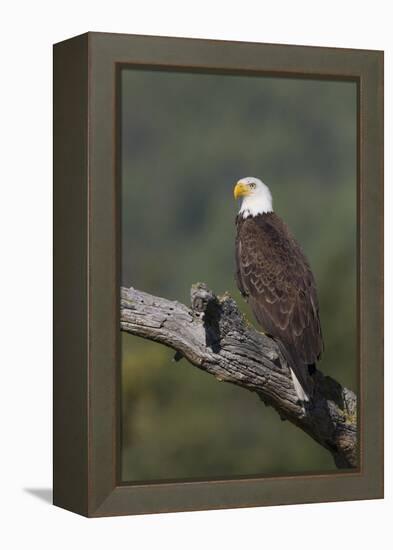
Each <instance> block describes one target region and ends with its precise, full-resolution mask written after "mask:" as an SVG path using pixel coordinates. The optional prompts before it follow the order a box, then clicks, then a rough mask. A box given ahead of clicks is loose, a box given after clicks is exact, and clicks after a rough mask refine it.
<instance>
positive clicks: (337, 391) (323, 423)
mask: <svg viewBox="0 0 393 550" xmlns="http://www.w3.org/2000/svg"><path fill="white" fill-rule="evenodd" d="M120 321H121V330H123V331H125V332H129V333H131V334H134V335H136V336H141V337H142V338H147V339H148V340H153V341H155V342H159V343H161V344H164V345H165V346H168V347H170V348H173V349H174V350H175V351H176V358H177V359H179V358H181V357H182V356H183V357H185V358H187V359H188V361H189V362H190V363H192V364H193V365H195V366H196V367H198V368H200V369H202V370H204V371H205V372H208V373H209V374H212V375H213V376H215V377H216V378H217V379H218V380H223V381H226V382H231V383H233V384H237V385H238V386H241V387H243V388H246V389H248V390H250V391H253V392H256V393H257V394H258V395H259V397H260V398H261V400H262V401H263V402H264V403H265V404H267V405H271V406H272V407H274V409H275V410H276V411H277V412H278V414H279V415H280V417H281V418H282V419H286V420H289V421H290V422H292V423H293V424H295V425H296V426H298V427H299V428H301V429H302V430H303V431H305V432H306V433H307V434H308V435H309V436H311V437H312V438H313V439H314V440H315V441H317V442H318V443H319V444H320V445H322V446H323V447H325V448H326V449H327V450H328V451H330V453H331V454H332V456H333V458H334V461H335V464H336V466H337V467H338V468H354V467H356V466H357V428H356V420H357V414H356V395H355V394H354V393H353V392H352V391H351V390H349V389H347V388H345V387H343V386H341V385H340V384H339V383H338V382H336V381H335V380H333V379H332V378H330V377H329V376H325V375H324V374H322V372H320V371H318V370H317V371H316V373H315V375H314V379H315V392H314V398H313V402H312V404H311V405H310V406H308V407H307V409H306V410H304V409H303V408H302V406H301V405H300V404H299V403H298V401H297V396H296V393H295V390H294V388H293V384H292V381H291V376H290V372H289V369H288V366H287V363H286V361H285V358H284V356H283V354H282V353H281V351H280V349H279V346H278V345H277V343H276V342H275V341H274V340H273V339H271V338H269V337H267V336H265V335H264V334H262V333H260V332H258V331H256V330H255V329H254V328H253V327H251V326H250V325H249V324H248V323H247V321H246V320H245V319H244V317H243V315H242V314H241V313H240V312H239V310H238V308H237V305H236V302H235V301H234V300H233V299H232V298H231V297H230V296H228V295H224V296H222V297H217V296H215V295H214V294H213V293H212V292H211V291H210V290H209V289H208V288H207V287H206V285H204V284H196V285H193V287H192V289H191V307H187V306H185V305H184V304H181V303H179V302H176V301H170V300H166V299H165V298H160V297H157V296H152V295H151V294H147V293H145V292H141V291H139V290H135V289H133V288H129V289H126V288H122V289H121V311H120Z"/></svg>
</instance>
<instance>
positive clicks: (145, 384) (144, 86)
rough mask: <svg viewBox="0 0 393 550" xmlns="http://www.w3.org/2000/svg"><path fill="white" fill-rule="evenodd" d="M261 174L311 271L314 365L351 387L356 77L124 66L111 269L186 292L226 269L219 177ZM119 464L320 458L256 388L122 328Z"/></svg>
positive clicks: (286, 464) (230, 228)
mask: <svg viewBox="0 0 393 550" xmlns="http://www.w3.org/2000/svg"><path fill="white" fill-rule="evenodd" d="M247 175H253V176H257V177H260V178H261V179H262V180H263V181H265V182H266V183H267V184H268V185H269V186H270V188H271V190H272V193H273V198H274V206H275V210H276V211H277V213H278V214H279V215H281V216H282V218H283V219H284V220H286V222H287V223H288V225H289V226H290V228H291V230H292V232H293V233H294V234H295V236H296V237H297V239H298V240H299V241H300V243H301V244H302V246H303V248H304V250H305V252H306V254H307V256H308V258H309V259H310V262H311V265H312V267H313V270H314V273H315V275H316V279H317V283H318V288H319V297H320V306H321V319H322V326H323V331H324V337H325V346H326V350H325V354H324V357H323V361H322V362H321V365H320V366H321V368H322V370H323V371H324V372H326V373H328V374H330V375H331V376H333V377H336V378H337V379H338V380H339V381H340V382H342V383H344V384H346V385H348V386H349V387H351V388H353V389H355V390H356V389H357V388H356V383H357V378H356V362H355V361H356V353H355V342H356V330H355V329H356V88H355V84H353V83H350V82H335V81H313V80H301V79H284V78H267V77H239V76H227V75H226V76H217V75H206V74H187V73H169V72H160V71H139V70H124V71H123V78H122V280H123V284H124V285H126V286H135V287H136V288H139V289H141V290H146V291H148V292H152V293H154V294H158V295H162V296H165V297H168V298H173V299H177V300H179V301H183V302H186V303H187V302H188V301H189V291H190V287H191V284H192V283H193V282H195V281H205V282H206V283H207V284H208V285H209V286H210V287H211V288H212V289H213V290H214V291H216V292H217V293H223V292H224V291H225V290H227V291H229V292H230V293H231V294H232V295H233V296H234V297H235V298H236V300H237V301H238V303H239V305H240V306H241V308H242V310H243V311H244V312H245V313H246V315H247V317H248V319H250V321H252V322H253V319H252V316H251V314H250V312H249V310H248V307H247V306H246V305H245V304H244V302H243V300H242V299H241V297H240V295H239V293H238V291H237V289H236V285H235V281H234V276H233V274H234V235H235V228H234V217H235V215H236V211H237V209H238V205H236V204H235V203H234V201H233V196H232V189H233V185H234V183H235V181H236V180H237V179H239V178H240V177H243V176H247ZM122 342H123V345H122V352H123V360H122V389H123V399H122V408H123V434H122V442H123V461H122V462H123V477H124V479H127V480H140V479H170V478H179V477H184V478H190V477H192V478H196V477H209V476H210V477H213V476H214V477H216V476H220V475H223V476H227V475H250V474H251V475H252V474H258V473H259V474H271V473H280V472H281V473H283V472H286V473H291V472H298V471H299V472H300V471H311V470H312V471H320V470H326V469H333V468H334V466H333V464H332V463H331V458H330V456H329V455H328V453H326V452H325V451H324V450H323V449H321V448H320V447H319V446H318V445H316V444H315V443H314V442H313V441H312V440H310V438H308V437H307V436H306V435H304V434H303V433H301V432H300V430H298V429H297V428H295V427H294V426H292V425H290V424H289V423H287V422H284V423H283V422H280V420H279V418H278V416H277V415H276V414H275V413H274V412H273V411H271V410H270V409H268V408H264V407H263V405H262V404H261V403H260V402H259V400H258V399H257V397H256V396H254V395H252V394H250V393H249V392H246V391H244V390H242V389H240V388H237V387H234V386H231V385H229V384H225V383H219V382H217V381H216V380H215V379H214V378H213V377H211V376H208V375H206V374H205V373H202V372H200V371H198V370H197V369H195V368H194V367H192V368H190V367H189V365H187V363H186V361H185V360H183V361H182V362H181V363H179V364H173V363H172V361H171V359H172V355H173V354H172V352H171V351H170V350H167V349H166V348H164V347H163V346H159V345H157V344H154V343H152V342H144V341H142V340H139V339H137V338H134V337H132V336H130V335H123V337H122Z"/></svg>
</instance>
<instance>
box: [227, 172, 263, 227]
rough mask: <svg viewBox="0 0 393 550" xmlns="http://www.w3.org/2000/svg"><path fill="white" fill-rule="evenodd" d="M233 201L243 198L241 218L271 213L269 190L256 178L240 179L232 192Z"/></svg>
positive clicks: (240, 211)
mask: <svg viewBox="0 0 393 550" xmlns="http://www.w3.org/2000/svg"><path fill="white" fill-rule="evenodd" d="M233 195H234V197H235V199H238V198H239V197H243V200H242V205H241V208H240V210H239V215H240V216H243V218H248V217H249V216H257V215H258V214H266V213H268V212H273V199H272V194H271V193H270V189H269V187H268V186H267V185H265V184H264V183H263V182H262V181H261V180H259V179H258V178H242V179H241V180H239V181H238V182H237V184H236V185H235V188H234V190H233Z"/></svg>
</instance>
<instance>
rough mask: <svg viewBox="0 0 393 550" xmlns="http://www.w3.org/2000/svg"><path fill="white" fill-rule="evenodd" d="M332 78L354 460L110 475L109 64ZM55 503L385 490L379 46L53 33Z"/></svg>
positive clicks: (144, 505) (306, 498)
mask: <svg viewBox="0 0 393 550" xmlns="http://www.w3.org/2000/svg"><path fill="white" fill-rule="evenodd" d="M124 66H127V67H138V68H157V69H162V70H170V71H194V72H213V73H231V74H232V73H234V74H244V75H249V74H253V75H270V76H277V77H294V78H312V79H327V80H332V79H338V80H351V81H354V82H356V83H357V89H358V193H357V195H358V359H359V380H360V384H359V387H360V392H359V395H358V398H359V399H358V401H359V402H358V411H359V413H358V424H359V432H358V434H359V439H360V441H359V443H360V445H359V451H358V452H359V454H358V456H359V467H358V468H357V469H356V470H348V469H343V470H338V471H337V472H333V473H328V474H306V475H287V476H280V477H263V476H261V477H258V478H236V479H227V480H222V479H221V480H201V481H191V480H189V481H187V480H176V481H173V482H160V483H132V484H124V483H121V482H120V479H119V467H118V466H119V452H118V449H119V396H120V394H119V392H120V361H119V359H120V358H119V347H120V346H119V338H120V277H119V274H120V268H119V267H120V244H119V243H120V231H119V225H120V223H119V219H120V218H119V211H120V209H119V205H120V190H119V181H118V180H119V177H118V167H119V162H118V161H119V146H118V145H119V143H118V139H119V135H118V124H117V123H118V103H119V102H118V99H119V86H118V84H119V75H120V72H121V70H122V68H123V67H124ZM53 415H54V416H53V418H54V422H53V429H54V503H55V504H56V505H58V506H61V507H63V508H66V509H68V510H71V511H73V512H76V513H79V514H83V515H85V516H90V517H98V516H110V515H121V514H143V513H153V512H173V511H182V510H203V509H211V508H235V507H244V506H261V505H277V504H289V503H292V504H293V503H305V502H321V501H336V500H354V499H370V498H381V497H382V496H383V53H382V52H377V51H366V50H349V49H335V48H314V47H304V46H281V45H272V44H251V43H243V42H225V41H211V40H190V39H183V38H163V37H147V36H132V35H121V34H106V33H87V34H85V35H81V36H79V37H76V38H72V39H70V40H66V41H64V42H61V43H59V44H56V45H55V46H54V412H53Z"/></svg>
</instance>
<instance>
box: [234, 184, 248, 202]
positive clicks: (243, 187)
mask: <svg viewBox="0 0 393 550" xmlns="http://www.w3.org/2000/svg"><path fill="white" fill-rule="evenodd" d="M250 193H251V190H250V187H249V186H248V185H247V184H246V183H243V182H242V181H238V182H237V184H236V185H235V187H234V189H233V196H234V197H235V199H238V198H239V197H246V196H247V195H250Z"/></svg>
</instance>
